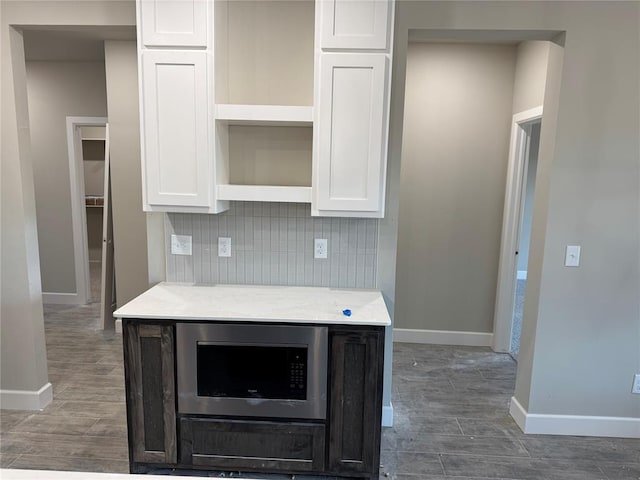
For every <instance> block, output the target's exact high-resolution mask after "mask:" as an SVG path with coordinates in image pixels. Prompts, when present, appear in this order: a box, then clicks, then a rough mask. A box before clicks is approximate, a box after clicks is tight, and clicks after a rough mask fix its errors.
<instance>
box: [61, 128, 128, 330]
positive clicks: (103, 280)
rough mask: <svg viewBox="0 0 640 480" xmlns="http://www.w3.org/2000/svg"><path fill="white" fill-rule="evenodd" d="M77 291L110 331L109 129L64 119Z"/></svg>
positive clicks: (112, 280) (112, 285)
mask: <svg viewBox="0 0 640 480" xmlns="http://www.w3.org/2000/svg"><path fill="white" fill-rule="evenodd" d="M67 142H68V149H69V172H70V175H69V176H70V180H71V215H72V219H73V237H74V238H73V240H74V241H73V243H74V261H75V264H76V285H77V290H78V294H79V298H80V299H81V300H83V301H82V303H85V304H86V303H99V304H100V309H99V310H100V325H101V326H102V328H104V329H112V328H114V318H113V311H114V310H115V304H116V301H115V269H114V265H113V261H114V259H113V216H112V214H111V175H110V152H109V125H108V124H107V119H106V118H104V117H67Z"/></svg>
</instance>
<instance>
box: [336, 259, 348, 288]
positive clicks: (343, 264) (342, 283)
mask: <svg viewBox="0 0 640 480" xmlns="http://www.w3.org/2000/svg"><path fill="white" fill-rule="evenodd" d="M337 256H338V287H340V288H346V287H347V285H348V278H347V273H348V272H347V261H346V260H347V259H346V255H345V254H342V253H338V255H337Z"/></svg>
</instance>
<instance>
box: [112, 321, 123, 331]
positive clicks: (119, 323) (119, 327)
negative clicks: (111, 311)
mask: <svg viewBox="0 0 640 480" xmlns="http://www.w3.org/2000/svg"><path fill="white" fill-rule="evenodd" d="M114 328H115V329H116V333H122V319H121V318H116V321H115V323H114Z"/></svg>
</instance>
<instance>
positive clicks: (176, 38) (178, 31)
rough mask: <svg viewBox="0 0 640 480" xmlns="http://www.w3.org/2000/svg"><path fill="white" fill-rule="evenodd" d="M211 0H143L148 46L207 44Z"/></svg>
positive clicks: (139, 3)
mask: <svg viewBox="0 0 640 480" xmlns="http://www.w3.org/2000/svg"><path fill="white" fill-rule="evenodd" d="M207 3H208V1H207V0H139V2H138V5H139V8H140V24H141V27H142V43H143V44H144V45H145V46H166V47H206V46H207Z"/></svg>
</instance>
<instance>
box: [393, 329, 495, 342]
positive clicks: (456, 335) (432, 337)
mask: <svg viewBox="0 0 640 480" xmlns="http://www.w3.org/2000/svg"><path fill="white" fill-rule="evenodd" d="M393 341H394V342H397V343H426V344H436V345H465V346H472V347H490V346H491V344H492V343H493V333H483V332H456V331H451V330H420V329H415V328H394V329H393Z"/></svg>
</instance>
